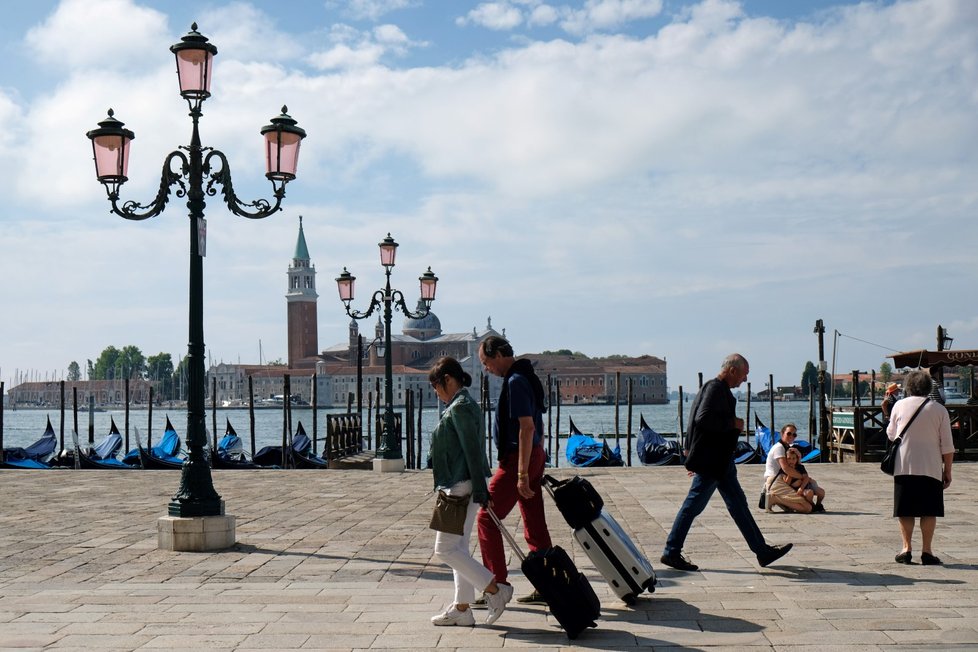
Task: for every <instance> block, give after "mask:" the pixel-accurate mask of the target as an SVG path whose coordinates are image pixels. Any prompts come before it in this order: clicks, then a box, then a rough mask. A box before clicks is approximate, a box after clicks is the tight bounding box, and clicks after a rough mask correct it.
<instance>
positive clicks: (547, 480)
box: [540, 474, 557, 500]
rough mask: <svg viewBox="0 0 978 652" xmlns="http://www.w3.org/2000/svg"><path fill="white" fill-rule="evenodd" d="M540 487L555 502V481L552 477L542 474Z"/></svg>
mask: <svg viewBox="0 0 978 652" xmlns="http://www.w3.org/2000/svg"><path fill="white" fill-rule="evenodd" d="M540 485H541V486H543V488H544V489H546V490H547V493H548V494H550V497H551V498H553V499H554V500H557V498H556V497H555V496H554V487H555V486H557V480H556V479H554V477H553V476H552V475H547V474H544V476H543V481H542V482H541V483H540Z"/></svg>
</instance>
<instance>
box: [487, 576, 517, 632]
mask: <svg viewBox="0 0 978 652" xmlns="http://www.w3.org/2000/svg"><path fill="white" fill-rule="evenodd" d="M498 586H499V590H498V591H496V592H495V593H483V594H482V595H483V596H485V598H486V609H487V610H488V611H489V613H488V614H487V615H486V624H487V625H491V624H493V623H494V622H496V621H497V620H499V617H500V616H502V615H503V612H504V611H506V604H507V603H508V602H509V601H510V600H512V599H513V585H512V584H499V585H498Z"/></svg>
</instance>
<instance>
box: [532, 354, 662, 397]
mask: <svg viewBox="0 0 978 652" xmlns="http://www.w3.org/2000/svg"><path fill="white" fill-rule="evenodd" d="M523 357H526V358H529V359H530V360H531V361H533V364H534V368H535V369H536V372H537V375H539V376H540V377H541V379H545V378H546V377H547V376H548V375H549V376H551V378H554V379H557V380H559V381H560V385H559V386H560V402H561V403H562V404H574V405H576V404H581V403H597V404H601V403H614V402H615V396H616V395H617V397H618V400H619V402H620V403H626V402H627V401H628V385H629V381H630V382H631V387H632V391H631V397H632V402H633V403H635V404H640V405H648V404H652V405H654V404H661V403H668V402H669V394H668V386H667V384H666V361H665V360H662V359H661V358H656V357H654V356H651V355H643V356H639V357H636V358H630V357H624V356H621V357H618V356H616V357H610V358H588V357H585V356H581V355H573V354H572V355H561V354H531V355H526V356H523Z"/></svg>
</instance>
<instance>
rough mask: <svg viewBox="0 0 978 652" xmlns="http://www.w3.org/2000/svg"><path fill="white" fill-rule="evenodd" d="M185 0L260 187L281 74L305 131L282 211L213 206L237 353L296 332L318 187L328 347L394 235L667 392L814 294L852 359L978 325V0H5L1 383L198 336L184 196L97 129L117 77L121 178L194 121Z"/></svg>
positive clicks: (813, 350)
mask: <svg viewBox="0 0 978 652" xmlns="http://www.w3.org/2000/svg"><path fill="white" fill-rule="evenodd" d="M193 21H196V22H197V23H198V24H199V29H200V31H201V32H202V33H203V34H205V35H206V36H208V37H209V38H210V40H211V42H213V43H214V44H215V45H216V46H217V47H218V56H217V58H216V60H215V73H214V82H213V86H212V92H213V96H212V97H211V98H210V99H209V100H208V101H207V102H206V103H205V105H204V116H203V118H202V121H201V135H202V139H203V142H204V145H206V146H211V147H215V148H218V149H220V150H222V151H223V152H225V154H227V156H228V158H229V160H230V164H231V169H232V172H233V176H234V181H235V189H236V191H237V192H238V194H239V195H240V196H242V197H243V198H245V199H247V200H251V199H256V198H259V197H268V196H270V188H269V185H268V182H267V181H266V180H265V179H264V177H263V160H262V150H261V139H260V136H259V134H258V130H259V129H260V127H261V126H262V125H264V124H266V123H267V121H268V119H269V118H271V117H272V116H274V115H276V114H277V112H278V110H279V108H280V107H281V106H282V105H283V104H287V105H288V107H289V113H290V114H291V115H292V116H293V117H295V118H296V119H297V120H298V121H299V124H300V125H301V126H302V127H304V128H305V129H306V130H307V131H308V133H309V137H308V138H307V139H306V141H305V142H304V143H303V147H302V154H301V159H300V163H299V177H298V179H297V180H296V181H295V182H293V183H292V184H290V185H289V187H288V194H287V198H286V201H285V210H284V211H282V212H281V213H278V214H277V215H275V216H273V217H271V218H268V219H265V220H258V221H251V220H243V219H240V218H237V217H234V216H233V215H231V214H230V213H229V212H228V211H227V210H226V208H225V207H224V206H223V205H222V204H221V202H220V201H219V199H218V198H217V197H215V198H212V199H211V200H210V201H209V203H208V208H207V218H208V244H207V258H206V259H205V261H204V285H205V287H204V293H205V295H204V298H205V309H204V319H205V340H206V344H207V347H208V352H209V355H210V357H211V360H212V361H213V362H219V361H226V362H237V361H239V360H240V361H242V362H256V361H257V359H258V346H259V341H261V343H262V349H263V353H264V355H265V357H266V359H267V358H277V357H281V358H285V356H286V341H285V315H286V311H285V300H284V293H285V291H286V289H287V282H286V269H287V267H288V265H289V262H290V259H291V255H292V252H293V249H294V245H295V238H296V232H297V228H298V218H299V215H302V216H304V225H305V232H306V238H307V242H308V245H309V251H310V254H311V256H312V259H313V263H314V264H315V265H316V269H317V271H318V280H317V284H318V290H319V294H320V298H319V340H320V346H321V347H322V348H325V347H327V346H329V345H331V344H333V343H336V342H341V341H344V340H345V338H346V332H347V331H346V329H347V323H348V321H349V320H348V318H347V317H346V316H345V314H344V313H343V311H342V307H341V305H340V303H339V301H338V299H337V297H336V290H335V283H334V281H333V279H334V277H335V276H336V274H337V273H338V272H339V271H340V270H341V269H342V268H343V267H344V266H345V267H347V268H349V269H350V271H351V272H353V273H354V274H355V275H356V276H357V278H358V295H359V301H358V302H357V303H358V304H363V305H365V303H366V301H365V300H366V299H367V298H369V292H370V291H371V290H373V289H376V288H379V287H380V286H381V285H382V283H383V275H382V270H381V268H380V265H379V262H378V258H377V249H376V244H377V242H379V241H380V240H381V239H382V238H383V237H384V236H385V235H386V234H387V233H388V232H390V233H391V234H392V235H393V236H394V237H395V239H397V241H398V242H399V243H400V244H401V248H400V249H399V254H398V255H399V258H398V265H397V267H396V268H395V270H394V284H395V286H397V287H399V288H400V289H402V290H404V291H405V294H406V295H407V297H409V299H410V301H411V302H412V303H413V301H414V298H415V297H416V296H417V281H416V279H417V277H418V275H419V274H420V273H421V272H423V271H424V269H426V268H427V266H429V265H430V266H431V267H432V269H433V270H434V271H435V273H436V274H438V276H439V278H440V279H441V282H440V284H439V291H438V299H437V301H436V303H435V307H434V309H435V312H436V313H437V314H438V316H439V317H440V319H441V322H442V325H443V327H444V328H445V330H446V331H448V332H462V331H470V330H471V329H472V328H473V327H477V328H480V329H481V328H482V327H483V326H484V325H485V324H486V320H487V318H489V317H491V318H492V323H493V325H494V326H495V327H496V328H504V329H506V333H507V335H508V336H509V337H510V338H511V339H512V341H513V343H514V345H515V347H516V349H517V351H518V352H537V351H541V350H545V349H557V348H570V349H574V350H579V351H582V352H584V353H587V354H589V355H607V354H613V353H621V354H631V355H639V354H644V353H648V354H653V355H658V356H661V357H664V358H666V360H667V361H668V363H669V384H670V386H671V387H672V388H673V389H675V388H676V387H677V386H678V385H680V384H682V385H684V386H685V387H692V386H695V383H696V373H697V372H703V373H704V374H705V375H706V376H707V377H709V376H711V375H712V374H713V373H715V371H716V369H717V366H718V363H719V361H720V360H721V359H722V358H723V356H724V355H726V354H727V353H730V352H733V351H739V352H741V353H743V354H745V355H746V356H747V357H748V359H749V360H750V361H751V367H752V376H751V380H752V382H753V385H754V386H755V387H756V388H758V389H760V388H762V387H763V384H764V382H766V380H767V376H768V374H774V377H775V383H776V384H778V385H782V384H791V383H795V382H798V379H799V377H800V374H801V371H802V369H803V367H804V364H805V362H806V361H808V360H816V359H817V353H818V349H817V340H816V338H815V335H814V334H813V333H812V329H813V326H814V324H815V321H816V320H817V319H820V318H821V319H823V320H824V321H825V325H826V328H827V329H828V332H827V341H826V345H827V355H828V357H829V359H830V363H831V358H832V356H833V353H834V355H835V359H836V365H837V370H838V371H840V372H847V371H850V370H852V369H857V368H858V369H862V370H868V369H871V368H878V367H879V365H880V363H881V362H883V361H884V359H885V356H886V355H887V353H888V352H889V351H890V350H912V349H916V348H928V347H931V348H932V347H933V346H934V339H935V331H936V327H937V325H938V324H943V325H944V326H945V327H946V328H947V329H948V331H949V332H950V334H951V335H952V336H954V338H955V347H961V348H978V309H976V307H975V306H976V304H975V296H976V290H975V287H976V269H975V262H976V256H975V254H974V251H973V249H974V243H975V241H976V235H978V234H976V230H978V226H976V220H975V217H976V210H975V209H976V204H978V154H976V148H975V147H974V144H975V143H976V142H978V118H976V116H978V110H976V109H978V107H976V104H978V91H976V89H978V39H976V38H975V36H974V35H975V34H976V33H978V4H976V3H973V2H970V1H969V0H907V1H893V2H865V3H847V2H830V1H826V2H815V1H808V2H806V1H794V2H785V1H775V0H770V1H765V2H761V1H746V2H733V1H728V0H704V1H702V2H676V1H672V0H661V1H660V0H586V1H584V2H580V1H577V2H552V3H548V2H544V1H542V0H508V1H503V2H487V3H480V2H461V1H459V2H446V1H442V2H424V1H421V0H355V1H340V0H317V1H305V0H291V1H290V2H220V1H212V2H200V1H197V2H189V1H182V0H172V1H165V2H164V1H162V0H161V1H152V2H139V1H137V0H63V1H62V2H50V1H49V2H44V1H35V2H30V3H15V4H11V5H10V6H9V7H6V8H5V20H4V21H3V23H2V25H0V43H2V52H3V56H4V57H5V58H6V63H5V65H4V66H3V68H2V71H0V124H3V125H4V127H5V129H4V132H3V133H2V135H0V191H2V192H3V196H4V198H5V206H4V210H3V211H2V212H0V276H2V279H3V282H2V284H0V306H3V309H2V313H3V318H2V329H0V379H2V380H4V381H5V382H7V383H8V386H9V384H11V383H12V382H14V381H15V378H16V374H17V372H18V371H20V372H23V371H24V370H35V373H37V374H39V375H40V377H41V378H42V379H43V378H44V377H49V378H50V377H61V376H62V375H63V374H64V373H65V369H66V368H67V366H68V364H69V363H70V362H71V361H73V360H74V361H77V362H79V364H81V365H82V367H83V368H84V366H85V362H86V360H88V359H95V358H96V357H97V356H98V354H99V353H100V352H101V351H102V349H104V348H105V347H106V346H109V345H115V346H124V345H128V344H135V345H137V346H139V347H140V348H141V349H142V351H143V352H144V353H145V354H147V355H153V354H156V353H159V352H161V351H163V352H168V353H171V354H172V355H173V356H174V358H175V359H178V358H179V357H181V356H182V355H184V354H185V352H186V340H187V335H186V332H187V324H186V323H187V267H188V265H187V256H188V242H187V223H186V210H185V207H184V206H183V205H182V202H181V201H179V200H177V199H175V198H174V199H173V200H172V201H171V203H170V205H169V207H168V209H167V211H166V212H164V213H163V215H161V216H159V217H157V218H154V219H152V220H148V221H145V222H130V221H126V220H123V219H121V218H119V217H116V216H114V215H111V214H110V213H109V207H108V203H107V201H106V199H105V193H104V190H103V189H102V188H101V186H99V184H98V183H97V182H96V180H95V178H94V170H93V166H92V161H91V148H90V144H89V141H88V140H87V139H86V138H85V136H84V134H85V132H86V131H87V130H89V129H92V128H93V127H95V126H96V123H97V122H98V121H99V120H101V119H103V117H104V116H105V112H106V109H107V108H109V107H112V108H113V109H114V110H115V112H116V116H117V117H118V118H119V119H121V120H123V121H124V122H125V123H126V125H127V127H129V128H131V129H132V130H133V131H134V132H135V133H136V140H135V141H134V144H133V153H132V160H131V163H130V168H129V178H130V181H129V182H128V183H127V184H126V185H125V186H124V187H123V190H122V196H123V199H132V200H136V201H139V202H144V203H145V202H148V201H150V200H151V199H152V197H153V196H154V195H155V192H156V185H157V184H158V181H159V175H160V166H161V165H162V162H163V159H164V157H165V156H166V154H167V153H168V152H170V151H172V150H173V149H174V148H175V147H177V146H179V145H184V144H186V143H187V142H188V141H189V136H190V133H189V132H190V121H189V119H188V118H187V116H186V110H185V108H186V105H185V104H184V102H183V100H181V99H180V97H179V95H178V93H177V89H176V79H175V75H174V74H173V72H174V66H173V61H172V55H171V54H170V52H169V50H168V47H169V45H171V44H172V43H174V42H176V41H178V40H179V38H180V37H181V36H182V35H183V34H185V33H186V32H187V30H188V29H189V26H190V23H191V22H193ZM361 307H363V306H361ZM398 317H399V316H398ZM399 321H400V319H399V318H398V323H399ZM836 331H838V332H839V333H841V334H843V336H842V337H840V338H838V340H837V342H836V338H835V337H833V335H834V333H835V332H836ZM835 344H837V346H834V345H835Z"/></svg>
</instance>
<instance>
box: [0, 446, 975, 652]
mask: <svg viewBox="0 0 978 652" xmlns="http://www.w3.org/2000/svg"><path fill="white" fill-rule="evenodd" d="M739 470H740V477H741V481H742V483H743V484H744V486H745V487H746V488H747V493H748V498H749V499H750V501H751V503H752V510H753V511H754V513H755V515H756V516H757V520H758V523H759V524H760V526H761V529H762V530H763V531H764V533H765V535H766V536H767V537H768V540H769V541H770V542H773V543H784V542H788V541H793V542H794V543H795V548H794V550H793V551H792V552H791V553H790V554H789V555H788V556H787V557H785V558H784V559H782V560H781V561H780V562H777V563H776V564H774V565H773V566H771V567H769V568H766V569H762V568H759V567H758V566H757V563H756V561H755V559H754V556H753V555H752V554H751V553H750V551H749V550H748V549H747V547H746V545H745V544H744V542H743V539H742V538H741V537H740V535H739V533H738V532H737V530H736V527H735V526H734V524H733V522H732V520H731V519H730V518H729V516H728V515H727V514H726V511H725V509H724V507H723V502H722V500H721V499H720V498H719V496H716V497H714V498H713V500H712V501H711V503H710V506H709V507H708V508H707V510H706V512H704V513H703V515H702V516H701V517H700V518H699V519H698V521H697V522H696V523H695V524H694V526H693V529H692V531H691V533H690V536H689V539H688V541H687V547H686V550H687V552H688V553H689V555H690V556H691V557H692V559H693V561H694V562H695V563H697V564H699V565H700V568H701V570H700V571H699V572H696V573H679V572H677V571H673V570H671V569H668V568H662V566H661V564H659V563H658V558H659V555H660V554H661V549H662V545H663V542H664V540H665V536H666V533H667V531H668V529H669V527H670V526H671V523H672V519H673V517H674V516H675V514H676V510H677V508H678V506H679V504H680V501H681V499H682V498H683V496H684V495H685V491H686V489H687V488H688V484H689V481H688V478H687V477H686V473H685V471H684V470H683V469H682V468H681V467H670V468H633V469H595V470H584V471H582V472H581V473H582V474H583V475H587V476H588V477H589V478H590V479H591V480H592V481H593V482H594V484H595V485H596V487H597V488H598V490H599V491H600V492H601V493H602V495H603V496H604V498H605V500H606V503H607V504H608V508H609V510H610V511H611V512H612V514H614V515H615V516H617V517H618V518H619V520H620V521H621V522H622V524H623V526H624V527H625V528H626V530H628V531H630V532H631V533H633V534H634V539H635V541H636V543H637V544H638V545H639V546H640V547H641V548H643V549H644V550H645V551H646V553H647V554H648V556H649V558H650V559H651V560H652V562H653V564H654V565H655V566H656V569H657V571H658V572H659V586H658V590H657V591H656V592H655V593H654V594H646V595H645V596H643V597H642V598H640V599H639V601H638V604H636V605H635V606H634V607H628V606H626V605H624V604H623V603H622V602H620V601H618V600H616V599H615V597H614V595H613V594H612V593H611V591H610V589H609V588H608V587H607V585H606V584H605V583H604V582H603V581H602V580H601V578H600V576H599V575H598V574H597V572H596V571H595V570H594V567H593V566H592V565H591V563H590V562H589V561H588V560H587V558H586V557H585V555H584V554H583V552H582V551H581V550H580V549H578V548H577V546H576V544H575V543H574V542H573V539H572V538H571V535H570V532H569V530H568V528H567V527H566V526H565V524H564V522H563V520H562V519H561V517H560V515H559V513H558V512H557V510H556V508H555V507H554V505H553V503H552V502H551V501H550V499H549V498H547V499H546V500H547V510H548V518H549V520H550V524H551V529H552V531H553V535H554V540H555V542H556V543H558V544H559V545H561V546H563V547H565V548H566V549H567V550H568V551H570V552H571V553H572V554H573V556H574V557H575V560H576V561H577V563H578V566H579V567H580V568H581V570H582V571H583V572H584V573H585V574H586V575H588V577H589V578H590V579H591V582H592V584H593V585H594V587H595V590H596V591H597V593H598V596H599V597H600V598H601V601H602V613H601V620H600V621H599V624H598V627H597V629H591V630H588V631H586V632H585V633H583V634H582V635H581V637H580V638H579V639H577V641H574V642H571V641H568V640H567V638H566V637H565V636H564V634H563V632H562V631H561V630H560V629H558V628H557V627H556V626H555V621H554V620H553V619H552V618H550V617H548V614H547V610H546V608H545V607H542V606H522V605H516V604H515V603H514V604H513V606H512V608H510V609H508V610H507V611H506V613H505V614H504V615H503V617H502V618H501V619H500V620H499V621H498V622H497V623H496V625H494V626H492V627H486V626H481V625H480V626H477V627H475V628H436V627H434V626H432V625H431V624H430V623H429V622H428V619H429V617H430V616H432V615H433V614H435V613H437V612H439V611H440V610H441V609H442V607H443V605H446V604H447V603H448V602H449V601H450V600H451V594H452V588H451V574H450V572H449V571H448V569H447V568H445V567H443V566H440V565H438V564H434V563H432V561H431V547H432V539H433V534H432V532H431V531H430V530H428V529H427V528H426V524H427V519H428V517H429V516H430V513H431V506H432V496H431V495H429V493H428V492H429V490H430V486H429V485H430V482H431V476H430V474H429V473H428V472H422V471H409V472H405V473H400V474H385V475H381V474H376V473H373V472H371V471H338V470H331V471H296V470H292V471H273V470H261V471H215V472H214V484H215V486H216V488H217V490H218V492H219V493H221V495H222V497H223V498H224V499H225V500H226V501H227V511H228V513H229V514H233V515H235V516H236V517H237V519H238V521H237V541H238V543H237V545H236V546H235V547H234V548H233V549H230V550H227V551H223V552H218V553H173V552H165V551H160V550H157V547H156V519H157V518H158V517H159V516H161V515H162V514H163V513H164V512H165V509H166V504H167V503H168V502H169V499H170V496H171V494H173V493H175V492H176V490H177V489H178V487H179V472H176V471H172V472H171V471H131V472H128V471H72V470H64V471H7V470H5V471H0V492H2V493H0V495H2V496H3V507H2V510H0V649H4V650H6V649H37V650H40V649H47V648H51V649H57V650H69V649H79V650H82V649H85V650H91V649H104V650H135V649H154V648H166V649H170V650H197V649H205V648H206V649H219V650H292V649H301V650H361V649H394V648H397V649H418V650H421V649H423V650H429V649H432V648H438V649H443V650H480V649H485V650H496V649H499V648H524V649H547V650H554V649H568V648H593V649H600V650H628V649H638V648H643V649H649V648H652V649H667V648H673V649H677V648H682V649H708V648H716V649H723V650H765V649H766V650H795V649H803V648H810V649H818V650H820V651H822V650H846V652H853V651H857V650H875V649H882V648H887V647H892V646H900V647H901V648H903V647H912V646H916V647H917V648H931V649H938V648H939V649H942V650H946V649H978V570H976V567H975V565H974V561H975V557H976V550H975V547H976V541H978V502H976V501H975V498H974V495H975V487H976V486H978V484H976V480H978V465H974V464H958V465H955V467H954V478H955V481H954V484H953V485H952V487H951V489H950V490H949V491H948V492H947V494H946V496H945V501H946V510H947V517H946V518H944V519H941V520H940V521H939V523H938V529H937V536H936V539H935V544H934V548H935V553H936V554H938V555H939V556H940V557H941V558H942V559H943V560H944V562H945V565H944V566H943V567H933V566H921V565H913V566H904V565H899V564H896V563H895V562H894V561H893V556H894V555H895V554H896V553H897V552H898V551H899V534H898V531H897V525H896V522H895V521H894V520H893V519H892V518H891V517H890V516H889V514H890V513H891V498H890V497H891V493H892V489H891V482H890V479H889V478H887V477H886V476H884V475H883V474H881V473H880V472H879V470H878V468H877V467H876V465H873V464H863V465H857V464H822V465H813V466H812V468H811V469H810V470H811V471H812V472H813V475H814V476H815V477H816V478H817V479H818V480H819V481H820V483H821V484H822V485H823V486H825V487H826V488H827V490H828V500H827V501H826V505H827V507H828V510H829V511H828V513H826V514H821V515H808V516H801V515H788V514H764V513H762V512H760V511H758V510H757V509H756V502H755V501H756V494H757V493H758V492H759V486H760V476H761V474H762V472H763V467H762V466H759V465H758V466H744V467H740V469H739ZM572 473H573V471H571V470H568V469H558V470H556V471H555V474H556V475H557V476H558V477H567V476H569V475H571V474H572ZM755 489H756V490H755ZM507 521H508V524H509V525H510V527H516V526H517V518H516V515H511V516H510V517H509V519H507ZM919 545H920V544H919V535H918V536H917V537H916V538H915V547H916V548H917V550H919ZM511 567H518V565H517V564H516V563H515V562H514V563H512V564H511ZM512 581H513V582H514V584H515V585H516V591H517V595H520V594H522V593H524V592H526V591H528V590H529V588H530V587H529V584H528V583H527V581H526V580H525V578H523V577H522V576H521V575H519V574H516V575H514V576H513V578H512ZM476 613H477V614H479V612H476ZM482 613H484V612H482Z"/></svg>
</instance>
